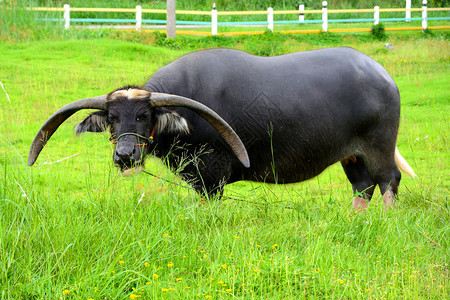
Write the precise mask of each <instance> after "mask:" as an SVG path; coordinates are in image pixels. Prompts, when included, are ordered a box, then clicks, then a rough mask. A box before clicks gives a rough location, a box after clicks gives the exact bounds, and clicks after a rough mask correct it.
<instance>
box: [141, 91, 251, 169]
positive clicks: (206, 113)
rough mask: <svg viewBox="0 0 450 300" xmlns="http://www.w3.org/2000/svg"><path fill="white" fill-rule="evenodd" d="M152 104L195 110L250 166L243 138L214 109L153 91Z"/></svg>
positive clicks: (241, 160) (153, 105)
mask: <svg viewBox="0 0 450 300" xmlns="http://www.w3.org/2000/svg"><path fill="white" fill-rule="evenodd" d="M150 105H151V106H152V107H168V106H176V107H185V108H189V109H191V110H193V111H194V112H196V113H197V114H198V115H199V116H201V117H202V118H203V119H205V120H206V121H208V123H209V124H211V125H212V126H213V127H214V129H216V131H217V132H218V133H219V134H220V135H221V136H222V137H223V139H224V140H225V141H226V142H227V144H228V145H229V146H230V147H231V149H232V150H233V152H234V154H235V155H236V156H237V158H238V159H239V161H240V162H241V163H242V164H243V165H244V166H245V167H246V168H248V167H249V166H250V159H249V157H248V154H247V150H246V149H245V146H244V144H243V143H242V141H241V139H240V138H239V136H238V135H237V134H236V132H235V131H234V130H233V128H231V126H230V125H228V123H227V122H225V120H223V119H222V118H221V117H220V116H219V115H218V114H217V113H216V112H214V111H213V110H212V109H210V108H208V107H207V106H205V105H203V104H201V103H199V102H197V101H194V100H192V99H189V98H185V97H181V96H177V95H170V94H164V93H152V95H151V101H150Z"/></svg>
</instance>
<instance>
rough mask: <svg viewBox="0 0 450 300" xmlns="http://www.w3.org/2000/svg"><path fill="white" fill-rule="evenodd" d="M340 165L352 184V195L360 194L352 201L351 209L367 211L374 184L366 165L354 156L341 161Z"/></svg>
mask: <svg viewBox="0 0 450 300" xmlns="http://www.w3.org/2000/svg"><path fill="white" fill-rule="evenodd" d="M341 164H342V167H343V168H344V171H345V174H346V175H347V178H348V180H349V181H350V183H351V184H352V188H353V193H354V194H357V193H358V194H360V196H356V197H355V198H354V199H353V208H354V209H356V210H365V209H367V207H368V206H369V201H370V199H371V198H372V195H373V192H374V190H375V185H376V184H375V182H374V180H373V179H372V176H371V175H370V174H369V171H368V169H367V166H366V164H365V163H364V161H363V159H361V158H360V157H356V156H351V157H350V158H347V159H344V160H342V161H341Z"/></svg>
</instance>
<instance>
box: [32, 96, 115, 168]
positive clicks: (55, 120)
mask: <svg viewBox="0 0 450 300" xmlns="http://www.w3.org/2000/svg"><path fill="white" fill-rule="evenodd" d="M81 109H106V95H102V96H98V97H94V98H86V99H81V100H78V101H75V102H72V103H70V104H67V105H65V106H63V107H61V108H60V109H58V110H57V111H56V112H55V113H54V114H53V115H52V116H51V117H50V118H49V119H48V120H47V121H46V122H45V123H44V125H42V127H41V129H39V131H38V133H37V134H36V136H35V137H34V140H33V143H32V144H31V147H30V152H29V153H28V165H29V166H32V165H33V164H34V162H35V161H36V159H37V158H38V156H39V153H41V151H42V149H43V148H44V146H45V144H46V143H47V141H48V140H49V139H50V137H51V136H52V135H53V133H55V131H56V130H57V129H58V127H59V126H60V125H61V124H62V123H64V121H65V120H67V119H68V118H69V117H70V116H71V115H73V114H74V113H76V112H77V111H79V110H81Z"/></svg>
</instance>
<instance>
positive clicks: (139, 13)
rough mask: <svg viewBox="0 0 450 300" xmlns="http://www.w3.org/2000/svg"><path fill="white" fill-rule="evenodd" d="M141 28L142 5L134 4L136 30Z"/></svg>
mask: <svg viewBox="0 0 450 300" xmlns="http://www.w3.org/2000/svg"><path fill="white" fill-rule="evenodd" d="M141 29H142V6H140V5H137V6H136V30H137V31H141Z"/></svg>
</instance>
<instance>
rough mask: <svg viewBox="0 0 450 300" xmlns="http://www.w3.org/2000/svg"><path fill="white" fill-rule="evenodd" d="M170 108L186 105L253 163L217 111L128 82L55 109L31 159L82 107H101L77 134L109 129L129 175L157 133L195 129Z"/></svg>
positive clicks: (246, 162)
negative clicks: (128, 84)
mask: <svg viewBox="0 0 450 300" xmlns="http://www.w3.org/2000/svg"><path fill="white" fill-rule="evenodd" d="M167 107H185V108H189V109H191V110H193V111H194V112H196V113H197V114H198V115H200V116H201V117H202V118H204V119H205V120H206V121H208V122H209V123H210V124H211V125H212V126H213V127H214V128H215V129H216V130H217V132H218V133H219V134H220V135H221V136H222V137H223V139H224V140H225V141H226V142H227V144H228V145H229V146H230V147H231V149H232V150H233V152H234V153H235V155H236V156H237V158H238V159H239V160H240V161H241V163H242V164H243V165H244V166H246V167H248V166H249V158H248V155H247V151H246V149H245V147H244V145H243V144H242V141H241V140H240V139H239V137H238V136H237V135H236V133H235V132H234V130H233V129H232V128H231V127H230V126H229V125H228V124H227V123H226V122H225V121H224V120H223V119H222V118H221V117H220V116H219V115H218V114H217V113H215V112H214V111H212V110H211V109H209V108H208V107H206V106H205V105H203V104H201V103H199V102H197V101H195V100H192V99H188V98H185V97H181V96H176V95H170V94H163V93H152V92H150V91H148V90H146V89H144V88H139V87H124V88H119V89H117V90H114V91H113V92H111V93H109V94H107V95H103V96H98V97H94V98H86V99H82V100H78V101H75V102H73V103H70V104H68V105H66V106H64V107H62V108H61V109H59V110H58V111H57V112H55V113H54V114H53V115H52V116H51V117H50V118H49V119H48V120H47V121H46V122H45V123H44V125H43V126H42V127H41V129H40V130H39V131H38V133H37V134H36V137H35V138H34V140H33V143H32V145H31V148H30V152H29V156H28V164H29V165H30V166H31V165H33V164H34V162H35V161H36V159H37V157H38V156H39V153H40V152H41V151H42V149H43V148H44V146H45V144H46V142H47V141H48V140H49V139H50V137H51V136H52V134H53V133H54V132H55V131H56V130H57V128H58V127H59V126H60V125H61V124H62V123H63V122H64V121H65V120H66V119H67V118H69V117H70V116H71V115H72V114H74V113H75V112H77V111H79V110H81V109H99V111H96V112H94V113H92V114H90V115H89V116H88V117H87V118H86V119H84V120H83V121H82V122H81V123H80V124H78V125H77V126H76V128H75V132H76V133H77V134H80V133H83V132H87V131H89V132H101V131H105V130H108V129H109V130H110V132H111V140H112V142H113V143H114V144H115V149H114V154H113V160H114V164H115V165H116V166H118V167H119V168H120V169H121V171H122V172H125V174H128V173H130V172H131V171H132V170H134V169H135V167H140V166H141V165H142V164H143V161H144V158H145V156H146V155H147V154H148V153H149V151H150V150H151V149H152V145H151V144H152V142H153V136H154V135H155V134H161V133H165V134H167V133H170V134H173V135H187V134H190V129H189V122H188V121H187V120H186V119H184V118H183V117H181V116H180V115H179V114H177V113H176V112H174V111H171V110H169V109H167Z"/></svg>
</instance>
